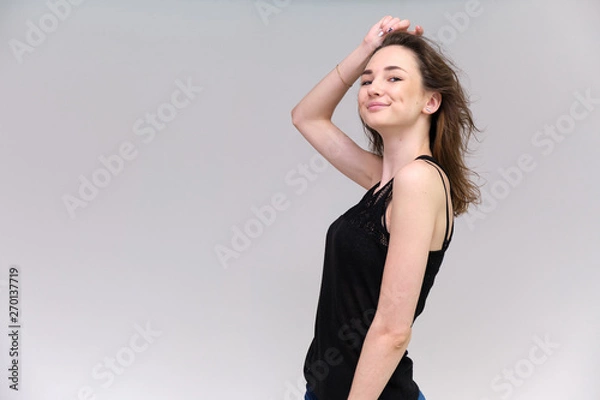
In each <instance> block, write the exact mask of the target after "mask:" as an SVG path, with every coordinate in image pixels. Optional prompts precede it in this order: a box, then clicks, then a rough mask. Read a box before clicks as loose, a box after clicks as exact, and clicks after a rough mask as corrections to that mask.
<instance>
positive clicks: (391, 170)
mask: <svg viewBox="0 0 600 400" xmlns="http://www.w3.org/2000/svg"><path fill="white" fill-rule="evenodd" d="M381 136H382V138H383V167H382V173H381V183H382V185H383V184H385V183H387V182H388V181H389V180H390V179H392V178H393V177H394V176H395V175H396V173H397V172H398V171H399V170H400V169H402V167H404V166H405V165H407V164H408V163H410V162H411V161H413V160H414V159H415V158H417V157H418V156H420V155H423V154H426V155H431V150H430V149H429V127H427V129H414V130H413V131H405V132H403V133H401V134H398V133H396V134H387V135H385V136H384V135H383V134H382V135H381Z"/></svg>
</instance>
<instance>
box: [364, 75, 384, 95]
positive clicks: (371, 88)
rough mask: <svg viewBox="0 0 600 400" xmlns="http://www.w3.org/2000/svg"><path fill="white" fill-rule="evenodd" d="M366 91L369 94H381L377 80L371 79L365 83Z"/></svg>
mask: <svg viewBox="0 0 600 400" xmlns="http://www.w3.org/2000/svg"><path fill="white" fill-rule="evenodd" d="M367 93H368V94H369V96H379V95H380V94H381V88H380V87H379V81H378V80H377V79H373V80H372V81H371V83H369V84H368V85H367Z"/></svg>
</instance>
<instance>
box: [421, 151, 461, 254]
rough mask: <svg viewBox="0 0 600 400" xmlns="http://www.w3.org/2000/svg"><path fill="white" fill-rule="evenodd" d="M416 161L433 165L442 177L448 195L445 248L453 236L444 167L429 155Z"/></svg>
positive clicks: (446, 192)
mask: <svg viewBox="0 0 600 400" xmlns="http://www.w3.org/2000/svg"><path fill="white" fill-rule="evenodd" d="M416 160H423V161H426V162H427V163H429V164H431V165H433V166H434V167H435V169H436V171H437V172H438V174H439V175H440V179H441V180H442V185H444V193H445V194H446V231H445V232H444V248H445V247H446V246H447V244H448V242H450V239H451V238H452V235H450V237H448V231H449V230H450V209H449V207H448V189H446V182H445V181H444V176H443V175H442V172H441V171H440V170H443V169H442V166H441V165H440V164H439V163H438V162H437V161H436V160H435V158H433V157H431V156H428V155H425V154H424V155H421V156H419V157H417V158H416ZM452 232H454V224H452Z"/></svg>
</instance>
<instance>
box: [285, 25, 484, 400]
mask: <svg viewBox="0 0 600 400" xmlns="http://www.w3.org/2000/svg"><path fill="white" fill-rule="evenodd" d="M409 26H410V22H409V21H407V20H400V19H398V18H392V17H391V16H386V17H384V18H383V19H381V20H380V21H379V22H378V23H376V24H375V25H374V26H373V27H372V28H371V29H370V31H369V32H368V34H367V35H366V36H365V38H364V40H363V42H362V43H361V45H360V46H359V47H358V48H357V49H355V50H354V51H353V52H352V53H351V54H350V55H349V56H348V57H346V58H345V59H344V60H343V61H342V62H341V63H340V64H339V65H338V66H336V68H335V69H334V70H332V71H331V72H330V73H329V74H328V75H327V76H325V78H324V79H322V80H321V81H320V82H319V83H318V84H317V85H316V86H315V87H314V88H313V89H312V90H311V91H310V92H309V93H308V94H307V95H306V96H305V97H304V98H303V99H302V100H301V101H300V103H299V104H298V105H297V106H296V107H295V108H294V109H293V110H292V120H293V124H294V126H295V127H296V128H297V129H298V130H299V131H300V132H301V133H302V135H303V136H304V137H305V138H306V139H307V140H308V141H309V143H310V144H311V145H312V146H313V147H314V148H315V149H316V150H317V151H319V152H320V153H321V154H322V155H323V156H324V157H325V158H326V159H327V160H328V161H329V162H330V163H331V164H333V165H334V166H335V167H336V168H337V169H338V170H340V171H341V172H342V173H343V174H345V175H346V176H347V177H349V178H350V179H352V180H353V181H355V182H356V183H358V184H359V185H361V186H362V187H364V188H365V189H368V191H367V192H366V194H365V195H364V197H363V198H362V199H361V200H360V201H359V203H358V204H357V205H355V206H354V207H352V208H351V209H350V210H348V211H347V212H346V213H344V214H343V215H342V216H341V217H339V218H338V219H337V220H336V221H334V222H333V224H332V225H331V226H330V228H329V230H328V232H327V239H326V248H325V261H324V268H323V278H322V279H323V280H322V283H321V292H320V295H319V303H318V309H317V316H316V322H315V336H314V339H313V341H312V343H311V345H310V348H309V350H308V354H307V356H306V360H305V366H304V375H305V377H306V380H307V393H306V399H310V400H314V399H318V400H345V399H348V400H376V399H382V400H387V399H394V400H417V399H424V396H423V394H422V393H421V391H420V389H419V387H418V385H417V384H416V383H415V382H414V381H413V379H412V360H411V359H410V358H409V357H408V356H407V351H406V349H407V346H408V343H409V341H410V338H411V328H412V325H413V322H414V320H415V319H416V318H417V316H418V315H419V314H420V313H421V312H422V311H423V307H424V305H425V299H426V298H427V295H428V293H429V290H430V289H431V286H432V285H433V281H434V278H435V275H436V274H437V272H438V269H439V267H440V265H441V262H442V259H443V257H444V252H445V251H446V249H447V247H448V244H449V242H450V239H451V237H452V233H453V231H454V223H453V220H454V218H453V216H457V215H460V214H461V213H463V212H465V211H466V209H467V207H468V205H469V203H472V202H474V201H476V200H478V197H479V191H478V188H477V186H476V185H475V184H474V183H473V182H472V181H470V179H469V175H470V171H469V169H468V168H467V167H466V165H465V163H464V160H463V156H464V154H465V152H466V151H467V143H468V139H469V136H470V135H471V134H472V133H473V132H474V131H476V130H477V128H476V127H475V125H474V123H473V120H472V116H471V112H470V111H469V109H468V101H467V99H466V96H465V93H464V91H463V89H462V88H461V86H460V84H459V82H458V79H457V76H456V74H455V72H454V71H453V69H452V67H451V65H452V64H451V63H450V62H449V61H448V60H446V59H445V58H444V57H442V56H441V55H440V54H439V53H438V52H436V51H435V50H434V49H433V47H432V46H431V45H430V44H429V42H428V41H427V40H425V39H424V38H422V37H421V35H422V33H423V30H422V29H421V28H420V27H418V26H417V27H416V28H415V30H414V31H412V32H409V31H408V27H409ZM359 77H360V85H361V86H360V89H359V93H358V111H359V114H360V117H361V121H362V122H363V127H364V128H365V131H366V133H367V134H368V136H369V138H370V140H371V150H372V151H371V152H370V151H366V150H364V149H362V148H360V147H359V146H358V145H357V144H356V143H355V142H354V141H352V140H351V139H350V138H349V137H348V136H346V135H345V134H344V133H343V132H342V131H341V130H340V129H339V128H337V127H336V126H335V125H334V124H333V123H332V122H331V116H332V114H333V112H334V110H335V107H336V106H337V104H338V103H339V102H340V100H341V99H342V97H343V96H344V94H345V93H346V92H347V90H348V88H349V87H351V83H352V82H354V81H355V80H356V79H358V78H359ZM392 194H393V196H392Z"/></svg>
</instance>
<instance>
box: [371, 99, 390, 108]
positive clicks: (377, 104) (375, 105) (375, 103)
mask: <svg viewBox="0 0 600 400" xmlns="http://www.w3.org/2000/svg"><path fill="white" fill-rule="evenodd" d="M388 105H389V104H385V103H381V102H378V101H372V102H370V103H368V104H367V109H368V110H379V109H381V108H384V107H387V106H388Z"/></svg>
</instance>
